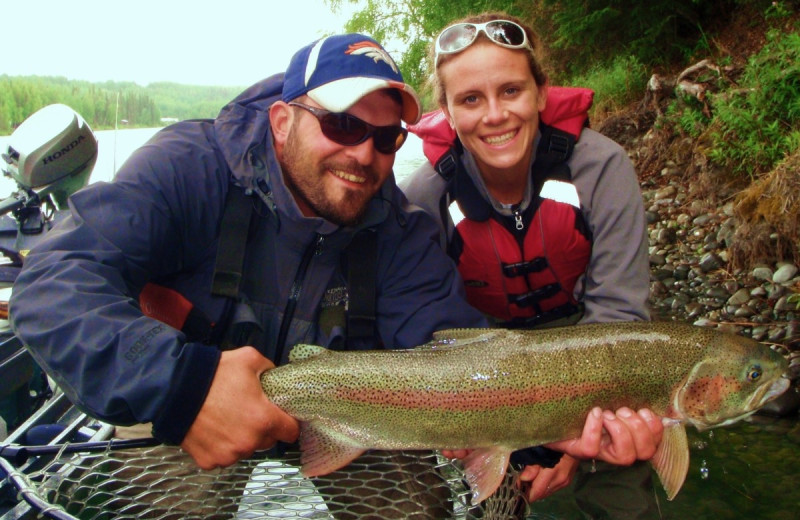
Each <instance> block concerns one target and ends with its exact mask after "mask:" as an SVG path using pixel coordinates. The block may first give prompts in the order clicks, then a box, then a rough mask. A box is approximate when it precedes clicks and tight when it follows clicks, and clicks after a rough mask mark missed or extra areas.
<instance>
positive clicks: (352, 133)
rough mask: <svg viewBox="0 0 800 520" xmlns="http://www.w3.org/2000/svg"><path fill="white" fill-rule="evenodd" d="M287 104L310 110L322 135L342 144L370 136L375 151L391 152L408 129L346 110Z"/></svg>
mask: <svg viewBox="0 0 800 520" xmlns="http://www.w3.org/2000/svg"><path fill="white" fill-rule="evenodd" d="M289 105H290V106H295V107H300V108H303V109H305V110H308V111H309V112H311V114H312V115H313V116H314V117H316V118H317V121H319V127H320V130H322V135H324V136H325V137H327V138H328V139H330V140H331V141H333V142H334V143H338V144H342V145H344V146H355V145H357V144H361V143H363V142H364V141H366V140H367V139H369V138H370V137H372V146H374V147H375V149H376V150H377V151H379V152H380V153H383V154H393V153H395V152H396V151H397V150H399V149H400V147H401V146H403V143H405V142H406V137H408V130H406V129H405V128H403V127H402V126H400V125H389V126H375V125H371V124H369V123H367V122H366V121H362V120H361V119H359V118H357V117H356V116H354V115H351V114H348V113H347V112H331V111H330V110H325V109H323V108H317V107H312V106H309V105H306V104H303V103H299V102H297V101H292V102H291V103H289Z"/></svg>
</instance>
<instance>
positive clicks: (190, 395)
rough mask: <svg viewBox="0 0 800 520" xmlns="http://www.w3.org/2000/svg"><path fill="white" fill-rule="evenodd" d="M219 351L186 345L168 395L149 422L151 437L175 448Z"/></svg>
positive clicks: (204, 391)
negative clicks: (151, 424) (156, 415)
mask: <svg viewBox="0 0 800 520" xmlns="http://www.w3.org/2000/svg"><path fill="white" fill-rule="evenodd" d="M220 356H221V352H220V351H219V350H218V349H217V348H215V347H210V346H207V345H201V344H199V343H194V344H187V345H186V346H185V347H184V352H183V355H182V356H181V358H180V361H179V365H178V367H177V369H176V371H175V373H174V374H173V379H172V382H171V386H170V388H169V394H168V395H167V398H166V401H165V404H164V407H163V409H162V410H161V412H160V413H159V415H158V417H157V418H156V419H155V420H154V421H153V436H154V437H156V438H157V439H159V440H160V441H162V442H165V443H167V444H174V445H179V444H180V443H181V442H183V438H184V437H185V436H186V432H188V431H189V428H190V427H191V426H192V423H193V422H194V420H195V418H196V417H197V414H198V413H199V412H200V408H201V407H202V406H203V402H205V400H206V396H207V395H208V389H209V388H211V381H212V380H213V379H214V374H215V373H216V371H217V364H218V363H219V359H220Z"/></svg>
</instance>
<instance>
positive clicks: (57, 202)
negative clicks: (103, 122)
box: [0, 104, 97, 284]
mask: <svg viewBox="0 0 800 520" xmlns="http://www.w3.org/2000/svg"><path fill="white" fill-rule="evenodd" d="M0 152H1V153H0V155H1V156H2V158H3V161H4V163H5V164H3V163H0V166H2V169H3V175H5V176H7V177H10V178H12V179H13V180H14V181H15V182H16V185H17V190H16V191H15V192H14V193H12V194H11V196H9V197H8V198H6V199H5V200H2V201H0V252H2V254H3V255H5V256H6V257H8V258H9V259H10V260H11V265H10V266H0V284H2V283H3V282H6V283H8V282H12V281H13V279H14V278H15V269H14V268H16V270H18V268H19V267H20V266H21V265H22V259H21V256H20V254H21V253H23V254H24V251H25V250H26V249H30V247H31V245H32V244H33V243H35V242H36V240H38V238H40V237H41V236H43V234H44V233H45V232H46V231H48V230H49V229H50V228H51V227H52V226H53V224H54V223H55V221H57V220H58V218H59V215H64V214H66V212H64V211H61V212H59V210H63V209H66V207H67V199H68V197H69V196H70V195H72V194H73V193H75V192H76V191H78V190H79V189H81V188H83V187H84V186H86V185H87V184H88V182H89V177H90V176H91V174H92V169H93V168H94V164H95V162H96V161H97V138H96V137H95V135H94V132H92V129H91V128H89V125H88V124H87V123H86V121H84V119H83V118H82V117H81V116H80V115H79V114H78V113H77V112H75V111H74V110H73V109H71V108H70V107H68V106H66V105H62V104H54V105H48V106H46V107H44V108H42V109H40V110H38V111H37V112H35V113H33V114H32V115H31V116H30V117H28V119H26V120H25V121H23V123H22V124H21V125H19V127H18V128H17V129H16V130H14V133H12V134H11V136H10V137H9V139H8V146H7V147H6V149H5V150H2V151H0ZM7 267H10V268H11V269H10V270H9V269H6V268H7ZM3 271H8V272H3Z"/></svg>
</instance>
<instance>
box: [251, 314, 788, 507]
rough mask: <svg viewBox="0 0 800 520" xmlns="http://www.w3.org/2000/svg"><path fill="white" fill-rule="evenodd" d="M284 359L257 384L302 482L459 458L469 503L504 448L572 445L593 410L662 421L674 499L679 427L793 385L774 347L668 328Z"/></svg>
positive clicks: (753, 405) (457, 340)
mask: <svg viewBox="0 0 800 520" xmlns="http://www.w3.org/2000/svg"><path fill="white" fill-rule="evenodd" d="M290 360H291V362H290V363H289V364H287V365H284V366H281V367H278V368H275V369H272V370H269V371H267V372H265V373H264V374H263V375H262V384H263V387H264V391H265V393H266V395H267V396H268V397H269V399H270V400H271V401H273V402H274V403H275V404H276V405H277V406H279V407H280V408H281V409H283V410H284V411H285V412H287V413H288V414H290V415H292V416H293V417H295V418H296V419H297V420H298V421H300V423H301V436H300V447H301V451H302V463H303V468H302V470H303V473H304V474H305V475H307V476H315V475H323V474H326V473H329V472H331V471H334V470H336V469H338V468H340V467H342V466H344V465H346V464H348V463H349V462H350V461H351V460H353V459H354V458H356V457H357V456H358V455H360V454H361V453H362V452H363V451H365V450H367V449H383V450H395V449H436V450H438V449H462V448H465V449H471V450H474V451H473V452H472V453H471V454H470V456H469V457H468V458H467V459H465V461H464V465H465V475H466V478H467V480H468V481H469V483H470V486H471V487H472V490H473V501H475V502H479V501H481V500H483V499H484V498H486V497H487V496H489V495H491V494H492V493H493V492H494V491H495V489H496V488H497V485H499V482H500V481H501V480H502V477H503V476H504V474H505V471H506V468H507V464H508V458H509V456H510V453H511V452H512V451H514V450H516V449H520V448H524V447H528V446H537V445H541V444H546V443H548V442H553V441H557V440H562V439H568V438H574V437H578V436H580V434H581V431H582V428H583V424H584V422H585V419H586V416H587V414H588V413H589V411H590V410H591V409H592V408H593V407H595V406H600V407H601V408H603V409H612V410H615V409H618V408H620V407H622V406H627V407H630V408H632V409H640V408H645V407H646V408H650V409H651V410H653V411H654V412H655V413H657V414H658V415H661V416H664V417H665V418H668V419H671V421H669V424H668V425H667V427H666V428H665V432H664V440H663V441H662V443H661V445H660V446H659V451H658V453H657V454H656V456H655V457H654V458H653V461H652V462H653V465H654V467H655V469H656V472H657V473H658V474H659V477H660V478H661V481H662V483H663V484H664V486H665V489H666V490H667V496H668V497H669V498H672V497H674V496H675V494H676V493H677V492H678V490H679V489H680V487H681V485H682V484H683V480H684V479H685V476H686V472H687V471H688V460H689V453H688V443H687V440H686V432H685V430H684V427H683V424H684V423H687V424H692V425H694V426H695V427H697V428H698V429H706V428H710V427H714V426H719V425H723V424H729V423H730V422H733V421H736V420H738V419H741V418H743V417H745V416H747V415H749V414H751V413H753V412H754V411H756V410H757V409H758V408H759V407H760V406H762V405H763V404H765V403H766V402H767V401H769V400H771V399H772V398H774V397H776V396H777V395H779V394H780V393H782V392H783V391H784V390H785V389H786V388H788V386H789V381H788V379H786V378H785V377H783V375H784V374H785V373H786V372H787V371H788V364H787V362H786V360H785V359H784V358H783V357H781V356H780V355H779V354H777V353H776V352H774V351H772V350H771V349H769V348H767V347H765V346H763V345H761V344H759V343H757V342H755V341H753V340H750V339H747V338H744V337H741V336H736V335H732V334H725V333H721V332H718V331H714V330H711V329H707V328H701V327H694V326H691V325H686V324H678V323H673V322H624V323H606V324H592V325H578V326H570V327H564V328H553V329H542V330H507V329H454V330H448V331H442V332H438V333H436V334H435V337H434V340H433V341H432V342H430V343H428V344H427V345H424V346H421V347H418V348H416V349H410V350H380V351H378V350H375V351H349V352H335V351H329V350H326V349H324V348H322V347H318V346H313V345H299V346H297V347H295V348H294V349H293V350H292V352H291V355H290Z"/></svg>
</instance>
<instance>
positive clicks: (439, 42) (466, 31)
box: [435, 20, 533, 65]
mask: <svg viewBox="0 0 800 520" xmlns="http://www.w3.org/2000/svg"><path fill="white" fill-rule="evenodd" d="M481 31H483V34H485V35H486V37H487V38H489V40H490V41H492V42H494V43H496V44H497V45H500V46H501V47H506V48H509V49H531V50H533V48H532V47H531V44H530V42H529V41H528V35H527V34H526V33H525V29H523V28H522V26H521V25H519V24H518V23H516V22H512V21H510V20H492V21H491V22H486V23H457V24H454V25H451V26H450V27H448V28H446V29H445V30H444V31H442V32H441V33H440V34H439V37H438V38H436V46H435V62H436V63H435V65H438V64H439V55H441V54H455V53H457V52H461V51H463V50H464V49H466V48H467V47H469V46H470V45H472V44H473V43H475V40H476V39H478V35H479V34H480V33H481Z"/></svg>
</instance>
